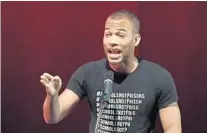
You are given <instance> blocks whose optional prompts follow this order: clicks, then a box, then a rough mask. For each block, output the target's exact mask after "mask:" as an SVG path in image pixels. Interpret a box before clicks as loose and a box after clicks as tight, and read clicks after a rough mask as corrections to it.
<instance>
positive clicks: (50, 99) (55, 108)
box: [43, 95, 60, 124]
mask: <svg viewBox="0 0 207 133" xmlns="http://www.w3.org/2000/svg"><path fill="white" fill-rule="evenodd" d="M43 116H44V119H45V122H46V123H48V124H52V123H57V122H58V119H59V117H60V104H59V100H58V95H54V96H49V95H47V96H46V98H45V101H44V105H43Z"/></svg>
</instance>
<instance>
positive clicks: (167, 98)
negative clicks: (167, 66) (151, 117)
mask: <svg viewBox="0 0 207 133" xmlns="http://www.w3.org/2000/svg"><path fill="white" fill-rule="evenodd" d="M160 83H161V84H160V86H159V93H158V95H157V107H158V109H159V114H160V120H161V123H162V126H163V129H164V131H167V130H168V129H169V128H171V127H173V128H175V130H178V133H180V131H181V114H180V109H179V106H178V103H177V101H178V94H177V89H176V85H175V82H174V79H173V77H172V76H171V74H170V73H169V72H168V71H164V73H163V74H162V78H161V81H160ZM175 133H177V132H175Z"/></svg>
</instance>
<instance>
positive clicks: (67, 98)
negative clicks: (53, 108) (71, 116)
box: [59, 88, 80, 121]
mask: <svg viewBox="0 0 207 133" xmlns="http://www.w3.org/2000/svg"><path fill="white" fill-rule="evenodd" d="M79 102H80V98H79V97H78V95H77V94H75V93H74V92H73V91H71V90H70V89H67V88H66V89H65V90H64V91H63V92H62V93H61V94H60V96H59V104H60V112H61V115H60V118H59V121H60V120H62V119H63V118H64V117H65V116H66V115H67V114H68V113H69V112H71V111H72V110H73V109H74V107H75V106H76V105H77V104H78V103H79Z"/></svg>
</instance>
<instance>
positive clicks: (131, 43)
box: [40, 17, 181, 133]
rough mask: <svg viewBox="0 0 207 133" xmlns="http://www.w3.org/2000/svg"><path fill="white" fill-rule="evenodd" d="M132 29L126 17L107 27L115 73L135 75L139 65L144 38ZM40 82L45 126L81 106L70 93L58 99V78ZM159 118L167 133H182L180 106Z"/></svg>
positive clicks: (107, 48)
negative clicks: (139, 48) (137, 50)
mask: <svg viewBox="0 0 207 133" xmlns="http://www.w3.org/2000/svg"><path fill="white" fill-rule="evenodd" d="M133 29H134V26H133V23H132V22H131V21H130V20H129V19H128V18H125V17H123V18H120V19H112V18H110V17H109V18H108V19H107V21H106V23H105V30H104V37H103V48H104V51H105V54H106V58H107V60H108V62H109V65H110V67H111V68H112V69H113V70H114V71H117V72H122V73H132V72H133V71H134V70H135V69H136V68H137V67H138V65H139V64H138V61H137V59H136V57H135V55H134V52H135V47H137V46H138V44H139V42H140V40H141V36H140V34H138V33H135V32H134V30H133ZM111 52H112V53H111ZM40 82H41V83H42V84H43V85H44V86H45V88H46V92H47V95H46V98H45V101H44V105H43V116H44V119H45V122H46V123H48V124H54V123H58V122H60V121H61V120H62V119H63V118H65V117H66V116H67V115H68V114H69V113H70V112H71V111H72V110H73V108H74V107H75V106H77V105H78V103H79V102H80V99H79V97H78V96H77V95H76V94H75V93H74V92H72V91H71V90H69V89H65V90H64V91H63V92H62V94H60V95H58V92H59V90H60V88H61V87H62V82H61V79H60V77H58V76H52V75H51V74H49V73H44V74H43V75H41V77H40ZM159 115H160V119H161V123H162V126H163V130H164V132H165V133H181V115H180V110H179V107H178V104H177V102H175V103H173V104H170V105H168V106H166V107H165V108H162V109H161V110H160V111H159Z"/></svg>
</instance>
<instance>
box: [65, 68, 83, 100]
mask: <svg viewBox="0 0 207 133" xmlns="http://www.w3.org/2000/svg"><path fill="white" fill-rule="evenodd" d="M86 76H87V75H86V70H84V67H83V66H81V67H79V68H78V69H77V70H76V71H75V72H74V73H73V75H72V76H71V78H70V80H69V82H68V84H67V86H66V88H67V89H70V90H72V91H73V92H74V93H75V94H76V95H78V97H79V98H80V99H83V98H84V97H85V96H86V89H87V85H86Z"/></svg>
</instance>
